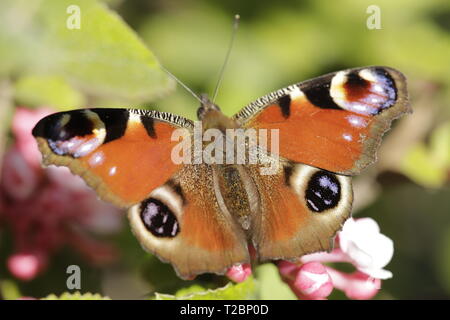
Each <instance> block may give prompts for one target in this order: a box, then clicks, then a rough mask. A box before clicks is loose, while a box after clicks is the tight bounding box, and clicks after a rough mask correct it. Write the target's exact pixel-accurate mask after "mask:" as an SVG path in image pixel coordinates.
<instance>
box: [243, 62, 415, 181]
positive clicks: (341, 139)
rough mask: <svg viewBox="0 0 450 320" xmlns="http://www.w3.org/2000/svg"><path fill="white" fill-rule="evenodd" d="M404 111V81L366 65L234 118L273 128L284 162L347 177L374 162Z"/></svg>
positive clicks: (274, 96) (279, 95) (290, 90)
mask: <svg viewBox="0 0 450 320" xmlns="http://www.w3.org/2000/svg"><path fill="white" fill-rule="evenodd" d="M410 111H411V110H410V107H409V105H408V100H407V91H406V80H405V77H404V76H403V75H402V74H401V73H400V72H398V71H396V70H394V69H391V68H386V67H366V68H357V69H349V70H345V71H340V72H335V73H331V74H328V75H325V76H322V77H319V78H316V79H313V80H309V81H306V82H302V83H299V84H297V85H293V86H290V87H287V88H284V89H281V90H278V91H276V92H273V93H271V94H269V95H267V96H265V97H262V98H261V99H258V100H256V101H255V102H253V103H251V104H249V105H248V106H246V107H245V108H244V109H242V110H241V111H240V112H239V113H238V114H236V115H235V116H234V119H236V120H237V121H238V122H239V123H240V124H242V126H244V127H246V128H257V129H278V130H279V139H280V141H279V146H280V149H279V153H280V155H281V156H283V157H284V158H287V159H289V160H292V161H294V162H299V163H304V164H308V165H311V166H314V167H317V168H322V169H325V170H328V171H332V172H336V173H341V174H349V175H353V174H358V173H359V172H360V171H361V170H362V169H363V168H365V167H366V166H368V165H369V164H371V163H372V162H374V161H375V159H376V150H377V149H378V146H379V144H380V143H381V137H382V135H383V134H384V133H385V132H386V131H387V130H388V129H389V127H390V125H391V122H392V120H393V119H395V118H398V117H399V116H401V115H402V114H404V113H406V112H410Z"/></svg>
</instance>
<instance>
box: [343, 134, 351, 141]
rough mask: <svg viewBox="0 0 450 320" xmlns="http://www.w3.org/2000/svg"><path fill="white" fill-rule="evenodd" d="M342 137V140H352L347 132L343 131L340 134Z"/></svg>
mask: <svg viewBox="0 0 450 320" xmlns="http://www.w3.org/2000/svg"><path fill="white" fill-rule="evenodd" d="M342 138H344V140H347V141H352V140H353V136H352V135H351V134H349V133H344V134H343V135H342Z"/></svg>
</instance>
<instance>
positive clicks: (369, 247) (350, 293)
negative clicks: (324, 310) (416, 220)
mask: <svg viewBox="0 0 450 320" xmlns="http://www.w3.org/2000/svg"><path fill="white" fill-rule="evenodd" d="M335 244H336V248H335V249H333V250H332V251H331V252H330V253H323V252H320V253H313V254H309V255H306V256H303V257H301V258H300V262H299V263H298V264H293V263H289V262H286V261H283V262H280V263H279V264H278V267H279V271H280V274H281V276H282V278H283V279H284V280H285V281H286V283H287V284H288V285H289V286H290V287H291V288H292V290H293V291H294V293H295V294H296V295H297V296H298V297H299V298H302V299H323V298H326V297H327V296H328V295H329V294H330V293H331V291H332V289H333V287H334V288H336V289H339V290H342V291H343V292H344V293H345V294H346V295H347V297H349V298H350V299H370V298H372V297H374V296H375V295H376V294H377V292H378V291H379V289H380V287H381V280H380V279H387V278H390V277H392V273H391V272H389V271H387V270H384V269H383V268H384V267H385V266H386V265H387V264H388V263H389V261H390V260H391V258H392V255H393V252H394V246H393V242H392V240H391V239H389V238H388V237H386V236H385V235H383V234H381V233H380V228H379V227H378V224H377V223H376V222H375V221H374V220H373V219H370V218H362V219H358V220H354V219H348V220H347V221H346V222H345V224H344V226H343V228H342V231H340V232H339V233H338V235H337V237H336V239H335ZM332 262H346V263H350V264H352V265H353V266H354V267H355V268H356V269H357V270H358V271H355V272H353V273H349V274H347V273H343V272H341V271H338V270H335V269H334V268H332V267H329V266H326V265H324V263H332ZM311 270H316V271H315V272H314V271H313V272H311ZM302 272H303V275H302ZM319 275H320V276H319ZM327 279H328V280H327Z"/></svg>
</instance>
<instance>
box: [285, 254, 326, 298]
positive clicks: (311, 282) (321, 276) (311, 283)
mask: <svg viewBox="0 0 450 320" xmlns="http://www.w3.org/2000/svg"><path fill="white" fill-rule="evenodd" d="M294 285H295V287H296V288H297V289H298V290H300V292H302V293H303V295H305V296H306V297H308V298H309V299H324V298H326V297H328V296H329V295H330V293H331V291H333V283H332V282H331V277H330V276H329V274H328V272H327V270H326V268H325V267H324V265H322V264H321V263H319V262H308V263H306V264H304V265H302V266H301V267H300V269H299V272H298V274H297V277H296V279H295V281H294Z"/></svg>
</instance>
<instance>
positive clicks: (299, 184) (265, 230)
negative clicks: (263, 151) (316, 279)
mask: <svg viewBox="0 0 450 320" xmlns="http://www.w3.org/2000/svg"><path fill="white" fill-rule="evenodd" d="M281 164H282V165H281V166H280V168H279V170H278V172H277V173H276V174H273V175H262V174H261V173H260V171H259V168H258V166H251V167H250V168H251V170H250V175H251V176H252V179H253V180H254V181H255V183H256V184H257V185H258V191H259V195H260V201H261V211H260V212H259V213H258V214H255V215H253V216H252V240H253V243H254V245H255V248H256V250H257V253H258V256H259V259H260V260H261V261H265V260H277V259H297V258H299V257H301V256H302V255H304V254H308V253H312V252H317V251H328V250H331V248H332V241H333V237H334V236H335V234H336V232H337V231H338V230H339V229H340V228H341V226H342V224H343V223H344V221H345V220H346V219H347V218H348V217H350V212H351V205H352V201H353V193H352V185H351V177H347V176H342V175H335V174H333V173H330V172H328V171H324V170H320V169H317V168H314V167H311V166H308V165H303V164H294V163H291V162H286V161H283V162H282V163H281Z"/></svg>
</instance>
